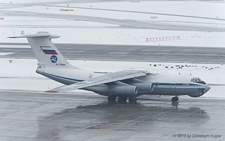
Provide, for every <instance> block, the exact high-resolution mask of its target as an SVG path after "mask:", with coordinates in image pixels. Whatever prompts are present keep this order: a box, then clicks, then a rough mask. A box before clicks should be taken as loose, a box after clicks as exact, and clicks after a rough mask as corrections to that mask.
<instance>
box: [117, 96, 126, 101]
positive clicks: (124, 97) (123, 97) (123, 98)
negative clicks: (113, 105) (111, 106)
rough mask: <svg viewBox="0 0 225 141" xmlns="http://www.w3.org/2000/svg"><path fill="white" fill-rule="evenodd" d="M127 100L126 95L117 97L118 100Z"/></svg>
mask: <svg viewBox="0 0 225 141" xmlns="http://www.w3.org/2000/svg"><path fill="white" fill-rule="evenodd" d="M126 101H127V97H126V96H119V97H118V102H126Z"/></svg>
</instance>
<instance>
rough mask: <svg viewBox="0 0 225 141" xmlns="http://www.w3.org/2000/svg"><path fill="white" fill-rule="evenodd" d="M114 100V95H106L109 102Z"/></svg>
mask: <svg viewBox="0 0 225 141" xmlns="http://www.w3.org/2000/svg"><path fill="white" fill-rule="evenodd" d="M115 100H116V96H114V95H111V96H108V101H109V102H114V101H115Z"/></svg>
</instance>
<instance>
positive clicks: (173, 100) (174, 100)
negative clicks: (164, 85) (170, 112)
mask: <svg viewBox="0 0 225 141" xmlns="http://www.w3.org/2000/svg"><path fill="white" fill-rule="evenodd" d="M178 100H179V98H178V97H177V96H175V97H172V98H171V101H172V102H177V101H178Z"/></svg>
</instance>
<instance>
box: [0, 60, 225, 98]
mask: <svg viewBox="0 0 225 141" xmlns="http://www.w3.org/2000/svg"><path fill="white" fill-rule="evenodd" d="M69 62H70V63H71V64H73V65H75V66H77V67H79V68H82V69H89V70H95V71H103V72H105V71H106V72H113V71H119V70H126V69H141V70H149V71H151V72H154V73H164V72H166V73H173V74H180V75H192V76H193V77H194V76H197V77H200V78H201V79H203V80H204V81H206V82H207V83H209V84H211V85H213V86H212V88H211V90H210V91H209V92H208V93H207V94H205V95H204V96H203V97H207V98H219V97H223V98H225V94H224V93H223V92H224V90H225V75H223V74H224V72H225V65H223V64H204V65H203V64H181V63H153V62H112V61H87V60H76V61H71V60H70V61H69ZM36 64H37V60H34V59H29V60H28V59H13V60H12V62H11V63H10V61H9V59H0V80H1V81H0V90H1V89H4V90H21V91H22V90H32V91H46V90H49V89H52V88H55V87H58V86H61V85H62V84H60V83H58V82H55V81H53V80H50V79H48V78H45V77H43V76H41V75H39V74H36V67H37V65H36ZM182 66H183V67H182ZM181 67H182V69H181ZM214 85H215V86H214ZM80 92H83V91H80Z"/></svg>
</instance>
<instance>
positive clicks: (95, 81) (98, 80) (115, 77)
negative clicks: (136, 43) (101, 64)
mask: <svg viewBox="0 0 225 141" xmlns="http://www.w3.org/2000/svg"><path fill="white" fill-rule="evenodd" d="M147 74H150V73H149V72H148V71H143V70H125V71H118V72H114V73H109V74H106V75H102V76H99V77H95V78H92V79H89V80H86V81H82V82H78V83H74V84H71V85H63V86H60V87H57V88H54V89H52V90H48V91H46V92H65V91H72V90H76V89H82V88H86V87H90V86H96V85H100V84H106V83H110V82H116V81H120V80H126V79H131V78H135V77H140V76H145V75H147Z"/></svg>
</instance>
